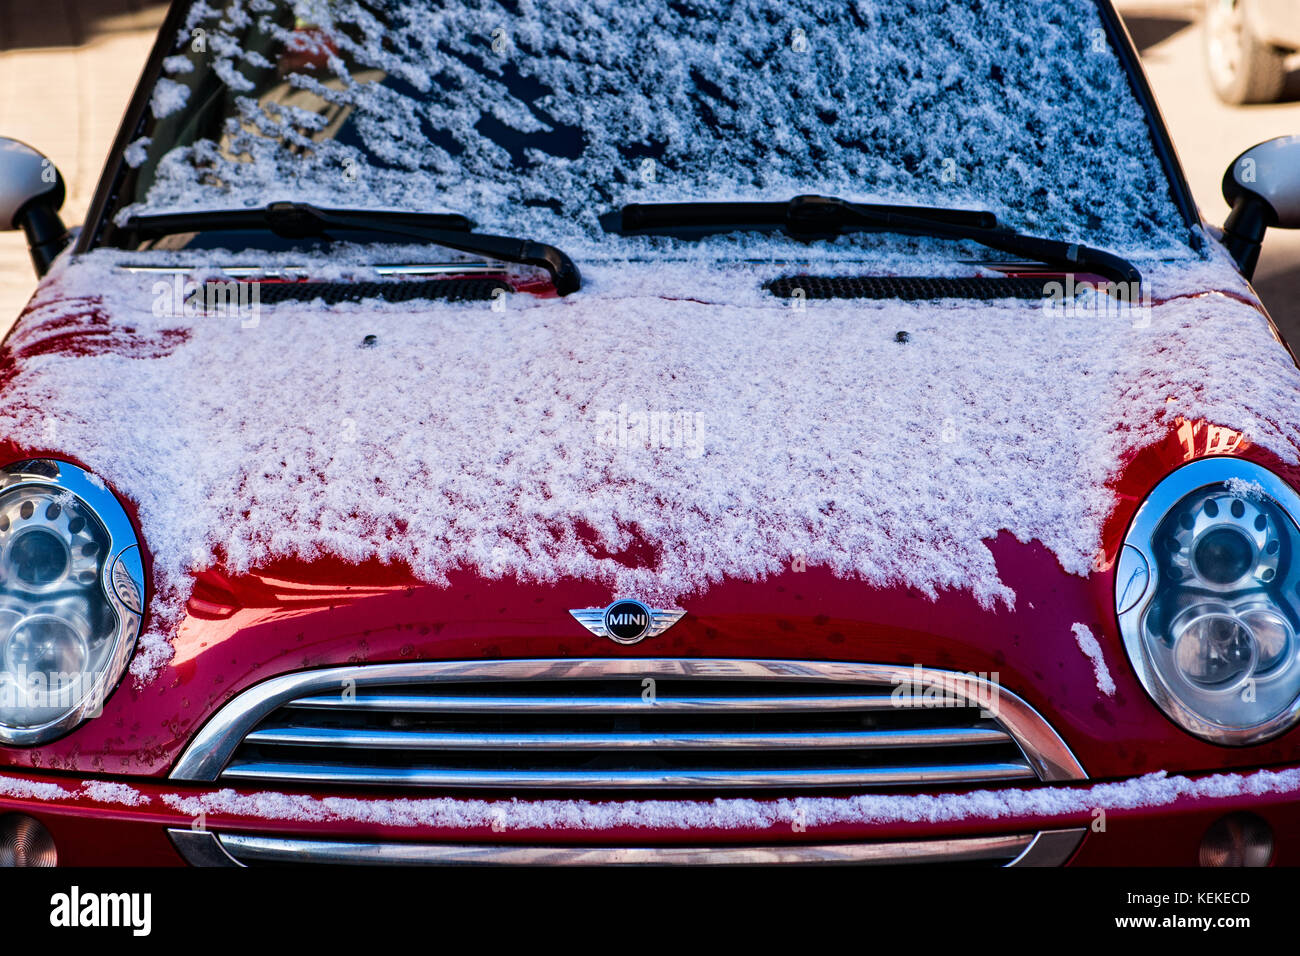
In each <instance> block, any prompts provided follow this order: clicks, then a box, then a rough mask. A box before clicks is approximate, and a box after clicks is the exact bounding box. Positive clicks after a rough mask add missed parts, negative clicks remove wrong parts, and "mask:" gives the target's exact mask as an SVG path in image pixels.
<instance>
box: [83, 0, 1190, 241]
mask: <svg viewBox="0 0 1300 956" xmlns="http://www.w3.org/2000/svg"><path fill="white" fill-rule="evenodd" d="M176 41H177V49H178V50H179V52H177V53H175V54H174V55H172V56H169V57H168V58H167V59H165V60H164V61H163V67H162V76H161V77H159V78H157V80H156V82H155V84H154V88H153V90H152V93H151V99H150V107H149V112H148V115H147V117H146V120H145V122H144V124H143V129H142V135H141V136H139V137H138V138H137V139H135V140H134V141H133V142H132V143H131V145H130V146H129V148H128V149H127V151H126V161H127V165H128V167H129V168H128V170H127V172H126V174H125V177H124V179H123V180H122V182H121V183H120V185H119V187H118V188H117V189H115V190H114V195H115V197H116V198H115V200H114V202H113V203H111V204H110V205H109V206H108V208H107V211H106V217H107V219H108V220H109V221H111V222H116V223H118V224H121V223H123V222H125V221H126V219H127V218H128V217H129V216H131V215H147V214H152V213H162V212H192V211H200V210H228V209H238V208H245V207H250V206H263V205H265V204H267V203H269V202H274V201H284V200H289V201H302V202H309V203H314V204H317V205H319V206H323V207H332V208H352V209H401V210H413V211H419V212H459V213H463V214H465V215H466V216H468V217H469V218H470V219H472V220H473V221H474V223H475V228H476V229H478V230H480V231H484V232H499V233H503V234H508V235H520V236H523V235H527V236H530V237H532V238H534V239H537V240H539V241H543V242H549V243H557V244H560V245H563V246H564V247H565V248H566V250H567V251H568V252H570V253H571V254H574V255H575V256H586V257H590V256H600V257H608V256H611V255H628V254H636V253H637V252H638V251H644V250H645V249H647V248H650V247H651V246H652V245H653V244H658V245H660V246H662V245H663V244H665V243H671V242H672V240H668V239H664V238H663V237H657V238H647V237H618V236H611V235H610V234H608V233H607V232H606V231H605V230H604V229H603V228H602V226H601V223H600V219H599V217H600V216H601V215H602V214H605V213H608V212H609V211H611V210H614V209H618V208H620V207H621V206H622V205H624V204H626V203H633V202H639V203H663V202H683V201H703V200H712V201H721V200H784V199H788V198H789V197H791V196H795V195H799V194H801V193H811V192H816V193H821V194H829V195H836V196H840V197H843V198H846V199H851V200H857V201H863V202H891V203H903V204H927V205H934V206H943V207H962V208H979V209H987V210H990V211H992V212H994V213H996V215H997V216H998V218H999V220H1000V221H1001V223H1003V224H1004V225H1006V226H1008V227H1010V228H1013V229H1016V230H1020V231H1025V232H1031V233H1035V234H1039V235H1044V236H1051V237H1054V238H1060V239H1067V240H1070V241H1072V242H1080V243H1087V244H1090V245H1093V246H1098V247H1101V248H1108V249H1112V250H1114V251H1116V252H1120V253H1123V254H1126V255H1131V256H1148V257H1150V256H1164V257H1168V256H1170V255H1180V254H1181V255H1186V254H1188V246H1187V242H1188V238H1189V230H1188V228H1187V225H1186V223H1185V222H1184V220H1183V218H1182V217H1181V215H1180V213H1179V211H1178V208H1177V206H1176V205H1175V203H1174V200H1173V194H1172V191H1171V187H1170V184H1169V181H1168V179H1167V178H1166V174H1165V172H1164V170H1163V168H1162V166H1161V163H1160V161H1159V160H1158V158H1157V154H1156V151H1155V147H1154V145H1153V142H1152V139H1151V135H1150V131H1149V128H1148V126H1147V122H1146V118H1145V116H1144V113H1143V111H1142V109H1141V107H1140V105H1139V103H1138V102H1137V100H1136V99H1135V97H1134V94H1133V92H1132V89H1131V87H1130V80H1129V77H1128V76H1127V75H1126V73H1125V71H1124V67H1123V66H1122V64H1121V62H1120V60H1119V58H1118V57H1117V55H1116V53H1115V51H1114V49H1113V48H1112V46H1111V44H1110V42H1109V40H1108V38H1107V33H1106V30H1105V29H1104V27H1103V21H1102V19H1101V17H1100V15H1099V13H1098V11H1097V9H1096V8H1095V6H1094V5H1093V3H1092V2H1091V0H942V2H941V0H934V2H926V0H912V2H896V3H890V2H872V0H783V2H782V3H781V4H779V5H774V4H772V3H770V2H769V0H741V2H722V0H717V2H713V0H594V2H593V0H518V2H515V0H451V2H448V3H445V4H439V5H437V6H434V5H432V4H429V3H426V2H424V0H419V2H415V0H405V2H396V0H395V2H383V0H366V2H348V0H316V2H287V0H274V2H273V0H230V2H227V3H218V2H209V3H201V2H195V3H192V4H190V5H189V7H188V11H187V15H186V19H185V21H184V25H183V28H182V29H181V30H180V31H178V36H177V38H176ZM115 235H116V236H117V237H118V238H116V239H115V238H114V236H115ZM123 236H124V234H123V233H120V232H119V233H115V232H114V230H113V229H112V228H110V229H108V230H107V231H106V232H104V233H103V234H102V237H101V241H105V242H108V243H109V244H114V243H115V242H116V243H122V242H124V241H125V239H124V238H123ZM219 238H220V240H221V242H222V243H224V244H225V246H226V247H227V248H229V242H230V237H229V236H228V235H226V236H221V237H219ZM743 241H744V243H745V244H746V248H747V249H748V250H749V251H753V250H754V249H755V248H759V249H760V251H761V246H762V244H764V243H767V244H780V243H783V242H788V240H787V239H785V238H783V237H780V236H753V235H751V236H747V237H745V238H744V240H743ZM878 241H879V240H878V238H871V237H866V238H864V237H860V236H859V237H844V238H843V239H841V240H839V241H838V242H837V243H836V245H837V246H843V245H845V244H848V245H853V244H860V245H861V246H862V248H870V247H872V246H873V245H875V244H877V243H878Z"/></svg>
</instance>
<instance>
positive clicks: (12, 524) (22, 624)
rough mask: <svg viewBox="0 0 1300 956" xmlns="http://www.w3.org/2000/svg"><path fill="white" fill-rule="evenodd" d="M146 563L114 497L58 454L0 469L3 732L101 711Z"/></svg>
mask: <svg viewBox="0 0 1300 956" xmlns="http://www.w3.org/2000/svg"><path fill="white" fill-rule="evenodd" d="M143 597H144V570H143V567H142V565H141V562H140V548H139V546H138V545H137V543H136V540H135V534H134V532H133V531H132V530H131V523H130V521H128V520H127V517H126V513H125V512H124V511H123V510H122V506H121V505H120V504H119V503H118V501H117V499H116V498H114V497H113V495H112V494H111V493H110V492H109V491H108V489H107V488H105V487H104V485H103V484H102V483H101V482H99V481H98V480H96V479H94V478H93V477H91V476H90V475H88V474H87V473H86V472H84V471H82V470H81V469H80V468H77V467H75V466H73V465H69V464H67V463H66V462H61V461H24V462H19V463H17V464H14V465H10V466H9V467H7V468H5V469H3V470H0V743H2V744H38V743H43V742H45V741H47V740H51V739H53V738H54V737H57V736H59V735H60V734H62V733H66V732H67V731H68V730H71V729H72V728H73V727H75V726H76V725H77V724H79V723H80V722H81V721H82V720H84V719H85V718H86V717H89V716H93V715H95V714H96V713H98V710H99V708H100V707H101V706H102V704H103V702H104V699H105V698H106V697H107V696H108V695H109V694H110V693H112V691H113V688H114V687H116V686H117V683H118V681H119V680H121V678H122V672H123V671H124V670H125V669H126V664H127V661H128V660H130V657H131V652H132V650H133V649H134V647H135V640H136V637H137V635H138V633H139V630H140V615H141V611H142V609H143V607H144V603H143Z"/></svg>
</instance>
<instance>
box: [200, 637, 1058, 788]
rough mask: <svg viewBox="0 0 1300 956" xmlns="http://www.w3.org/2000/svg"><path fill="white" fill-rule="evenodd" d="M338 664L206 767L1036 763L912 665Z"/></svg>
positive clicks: (672, 773) (755, 774) (458, 781)
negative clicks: (910, 687)
mask: <svg viewBox="0 0 1300 956" xmlns="http://www.w3.org/2000/svg"><path fill="white" fill-rule="evenodd" d="M331 673H342V672H341V671H337V672H331ZM348 673H349V674H354V675H357V676H356V677H349V678H347V679H345V680H344V681H343V682H342V684H343V687H342V689H341V690H340V691H339V692H337V693H333V694H331V693H328V690H329V689H331V688H339V687H340V684H339V683H335V682H330V681H328V680H327V679H325V678H323V677H322V678H321V679H318V680H312V679H311V678H310V676H307V677H302V678H298V677H294V678H285V679H284V680H285V681H286V682H289V681H292V684H291V685H290V686H293V687H294V688H296V692H286V693H281V694H279V695H277V696H271V697H267V698H265V702H264V704H262V705H261V708H262V709H260V710H259V711H256V712H255V713H254V714H250V716H249V717H247V718H245V723H244V724H243V726H242V728H241V729H240V730H239V732H238V733H239V736H238V737H237V738H234V739H232V738H231V736H227V737H225V738H217V737H213V738H212V739H214V740H215V739H225V740H230V745H229V749H228V750H227V751H226V752H225V756H223V757H222V758H221V762H220V763H219V764H217V765H216V766H213V768H212V771H211V772H212V773H213V775H214V776H215V777H217V778H219V779H224V780H232V781H240V782H244V781H252V780H267V781H284V782H290V783H297V784H303V785H308V784H310V785H327V786H334V785H337V786H347V787H386V788H393V787H399V788H400V787H422V788H427V789H434V790H444V791H465V790H485V791H501V790H527V791H529V792H536V791H539V790H550V791H557V792H573V791H582V792H584V793H592V792H599V791H618V792H620V793H623V794H627V793H630V792H633V791H650V792H653V791H660V790H687V791H689V790H708V791H713V792H716V793H726V792H729V791H743V792H751V793H752V792H753V791H755V790H768V791H771V792H774V793H779V792H808V791H817V790H827V791H830V790H840V789H844V788H859V789H862V788H867V789H871V788H899V787H921V786H931V785H949V784H971V783H980V782H1003V781H1013V780H1033V779H1040V778H1042V777H1043V773H1042V770H1043V767H1044V766H1046V765H1045V764H1044V763H1042V762H1041V760H1040V761H1039V762H1035V759H1034V758H1031V756H1030V754H1031V753H1032V752H1031V751H1027V750H1025V749H1024V747H1023V738H1022V737H1021V736H1018V735H1017V734H1016V733H1014V732H1013V730H1012V728H1011V727H1010V726H1008V725H1005V724H1003V723H1002V722H1001V721H1000V720H999V718H998V716H997V715H996V708H994V712H989V711H985V710H984V709H983V708H982V706H981V702H982V703H983V704H985V705H987V704H988V700H987V699H986V698H985V697H984V696H982V693H983V692H982V691H981V688H983V691H987V690H989V689H990V687H989V685H987V684H981V683H980V682H979V681H968V680H966V679H965V678H964V677H963V675H946V677H945V676H944V675H943V674H942V673H941V672H929V673H930V674H931V675H932V676H934V677H935V678H936V679H940V678H942V679H943V680H945V681H946V682H947V683H945V684H944V685H943V686H944V687H945V692H946V693H947V694H948V695H949V696H947V697H944V698H942V699H940V700H938V701H936V700H935V699H934V698H933V696H931V697H926V696H924V695H921V691H920V690H919V689H918V690H917V691H916V693H917V695H918V696H916V697H909V696H900V694H899V684H900V682H903V681H910V680H913V679H914V678H916V676H917V673H919V672H918V671H916V670H914V669H911V668H898V669H890V668H883V667H875V666H873V665H851V664H827V665H818V664H800V663H796V662H790V663H783V662H720V661H712V662H694V663H693V662H690V661H642V662H636V661H631V660H627V661H573V662H563V661H559V662H557V661H546V662H525V661H503V662H491V661H486V662H477V663H465V664H458V663H446V664H426V665H418V664H417V665H372V666H370V667H365V666H363V667H358V668H353V669H349V671H348ZM370 674H374V675H376V676H374V677H373V679H367V678H368V675H370ZM385 675H388V676H387V677H386V676H385ZM646 677H651V678H652V679H651V680H650V681H647V680H646V679H645V678H646ZM1016 706H1017V707H1018V708H1022V707H1023V705H1022V704H1020V703H1019V702H1018V701H1017V702H1016ZM1023 722H1024V721H1023V720H1022V723H1023Z"/></svg>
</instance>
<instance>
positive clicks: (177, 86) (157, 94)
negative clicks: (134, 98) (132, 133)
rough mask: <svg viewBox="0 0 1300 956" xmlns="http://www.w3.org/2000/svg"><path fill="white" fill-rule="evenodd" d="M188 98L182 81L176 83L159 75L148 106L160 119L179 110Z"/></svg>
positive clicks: (188, 94)
mask: <svg viewBox="0 0 1300 956" xmlns="http://www.w3.org/2000/svg"><path fill="white" fill-rule="evenodd" d="M189 98H190V88H189V87H188V86H186V85H185V84H184V83H177V82H176V81H175V80H169V79H167V78H166V77H160V78H159V79H158V82H157V83H156V84H155V85H154V88H153V96H152V97H151V98H150V99H149V107H150V109H152V110H153V115H154V117H155V118H157V119H162V118H163V117H165V116H171V114H173V113H175V112H176V111H177V110H179V109H180V108H181V107H182V106H184V105H185V103H186V101H187V100H188V99H189ZM137 142H139V140H137Z"/></svg>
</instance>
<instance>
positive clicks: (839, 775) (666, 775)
mask: <svg viewBox="0 0 1300 956" xmlns="http://www.w3.org/2000/svg"><path fill="white" fill-rule="evenodd" d="M221 776H222V778H223V779H231V780H265V779H267V778H275V779H277V780H284V781H289V782H292V783H300V784H363V785H364V784H369V785H383V786H408V787H437V788H472V789H489V790H500V789H509V790H515V789H520V788H527V789H549V790H584V791H588V790H654V789H658V788H675V789H697V788H699V789H725V790H731V789H737V790H752V789H757V788H761V789H782V788H840V787H884V786H890V787H898V786H917V785H925V784H951V783H969V782H972V781H1003V780H1024V779H1033V778H1034V771H1033V770H1032V769H1031V768H1030V767H1029V765H1028V764H1026V763H1024V762H1019V763H1014V762H1011V763H996V764H994V763H990V764H969V765H965V766H936V767H924V766H922V767H872V768H863V767H849V768H828V769H822V770H772V769H762V770H749V771H746V770H708V769H701V770H692V771H689V772H684V771H677V772H673V771H667V770H611V771H607V772H601V771H593V772H582V771H576V770H575V771H555V770H530V771H527V772H521V771H519V770H498V771H491V770H479V769H472V770H457V769H450V768H445V767H368V766H361V765H349V764H344V763H330V764H307V763H301V764H298V763H285V762H278V761H277V762H266V763H261V762H256V761H248V762H244V761H242V760H238V759H237V760H236V761H235V762H234V763H233V764H231V766H229V767H227V768H226V770H225V772H224V773H223V774H222V775H221Z"/></svg>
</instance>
